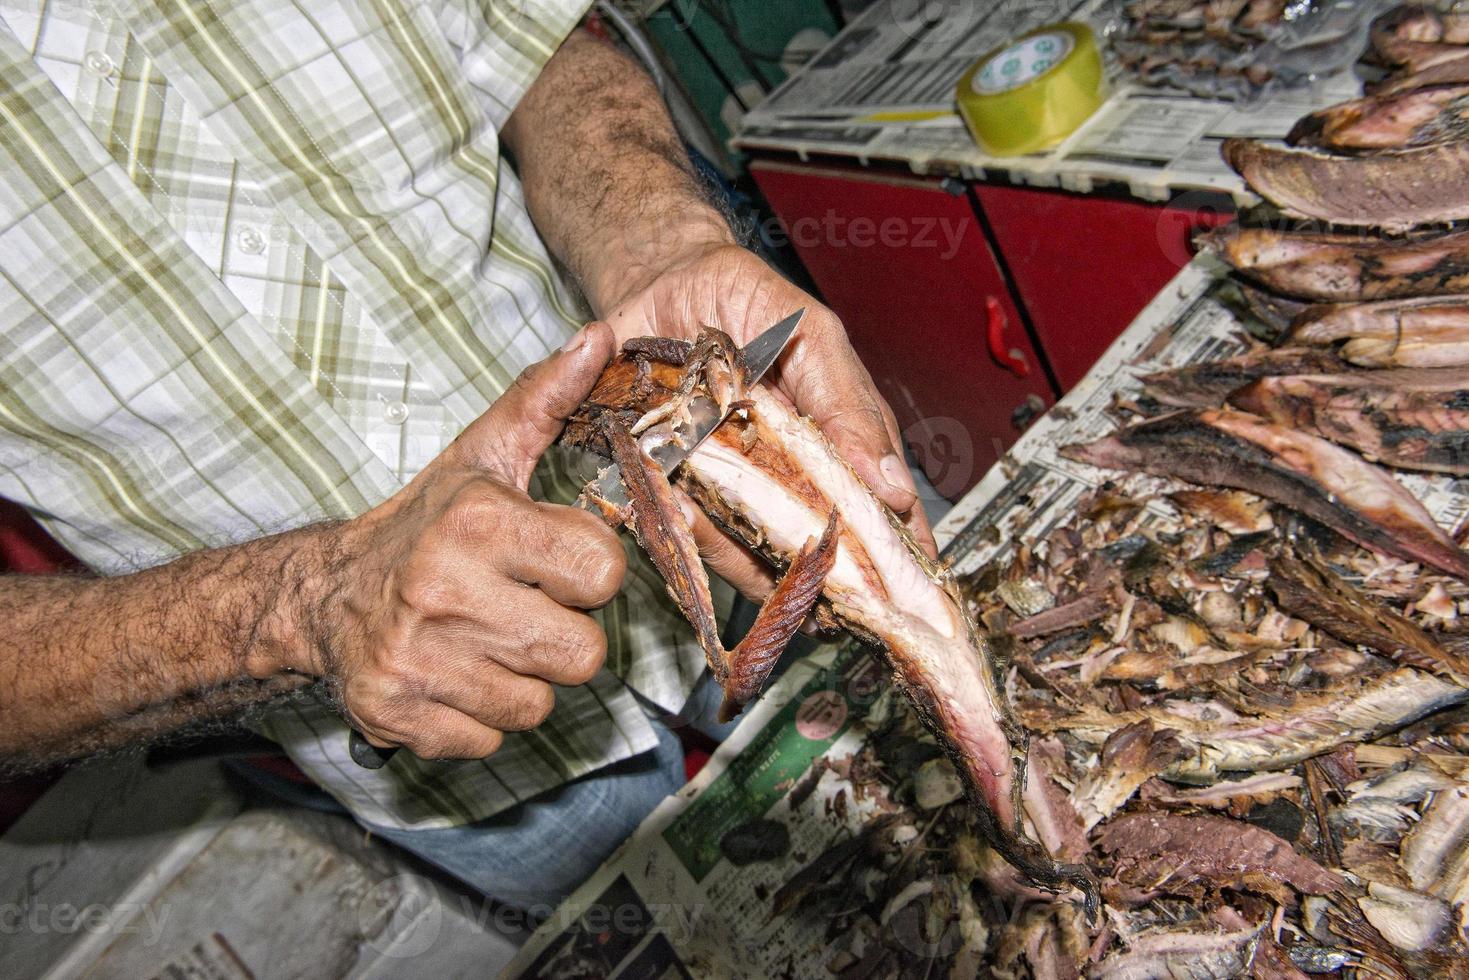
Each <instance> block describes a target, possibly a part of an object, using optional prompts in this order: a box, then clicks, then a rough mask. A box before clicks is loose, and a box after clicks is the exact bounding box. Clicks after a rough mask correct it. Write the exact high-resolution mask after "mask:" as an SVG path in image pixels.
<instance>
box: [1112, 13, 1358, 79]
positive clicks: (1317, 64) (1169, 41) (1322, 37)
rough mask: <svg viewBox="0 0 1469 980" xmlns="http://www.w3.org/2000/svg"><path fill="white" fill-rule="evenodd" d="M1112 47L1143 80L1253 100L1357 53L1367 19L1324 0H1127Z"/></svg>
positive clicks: (1325, 70) (1334, 68) (1334, 66)
mask: <svg viewBox="0 0 1469 980" xmlns="http://www.w3.org/2000/svg"><path fill="white" fill-rule="evenodd" d="M1119 6H1120V8H1121V9H1120V11H1118V13H1117V15H1116V16H1114V17H1113V18H1112V25H1113V29H1112V30H1110V31H1109V35H1110V42H1111V47H1112V50H1113V51H1114V52H1115V53H1116V55H1117V58H1118V60H1119V61H1120V62H1121V63H1122V65H1123V67H1124V68H1126V69H1127V70H1128V72H1129V73H1130V74H1131V75H1132V77H1133V78H1135V79H1136V80H1138V81H1140V82H1141V83H1143V84H1144V85H1149V86H1153V87H1160V88H1170V89H1178V90H1182V91H1185V92H1191V93H1193V94H1195V95H1198V96H1200V97H1203V98H1213V99H1235V100H1242V99H1251V98H1255V97H1258V96H1259V95H1260V94H1261V93H1262V92H1264V91H1268V90H1270V89H1273V88H1276V87H1281V86H1294V85H1299V84H1303V83H1305V82H1307V81H1309V80H1310V79H1311V78H1312V77H1319V76H1320V75H1323V74H1331V73H1333V72H1335V71H1337V70H1339V69H1340V68H1342V67H1345V65H1344V64H1343V62H1344V60H1345V59H1347V58H1355V56H1356V55H1355V49H1356V48H1357V47H1358V46H1360V44H1361V40H1360V39H1361V36H1362V34H1363V32H1364V27H1365V24H1364V20H1365V18H1364V17H1363V16H1362V15H1361V13H1360V7H1359V6H1358V5H1354V4H1342V5H1336V4H1332V3H1329V2H1326V0H1293V2H1289V3H1288V2H1286V0H1127V2H1124V3H1121V4H1120V5H1119Z"/></svg>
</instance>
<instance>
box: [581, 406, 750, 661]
mask: <svg viewBox="0 0 1469 980" xmlns="http://www.w3.org/2000/svg"><path fill="white" fill-rule="evenodd" d="M606 428H607V439H608V443H609V445H610V447H611V452H612V459H613V461H614V462H615V463H617V466H618V468H619V469H620V470H621V471H622V478H623V482H624V484H625V485H626V487H627V496H628V499H629V500H631V501H632V515H631V517H630V519H629V523H630V524H631V526H632V530H633V535H634V536H635V537H636V538H637V540H638V544H639V545H641V546H642V548H643V550H644V551H645V552H647V554H648V557H649V558H650V559H652V561H653V566H654V567H655V568H657V569H658V574H659V575H661V576H662V577H663V581H664V583H665V585H666V586H667V588H668V594H669V596H671V597H672V599H673V601H674V603H675V604H677V606H678V608H679V611H680V612H682V613H683V614H684V618H685V619H687V620H688V621H689V623H690V624H692V625H693V627H694V634H695V635H696V636H697V637H698V638H699V645H700V646H701V647H703V649H704V657H705V659H706V660H707V661H708V662H709V669H710V670H711V671H713V673H714V679H715V680H716V681H718V682H719V683H720V684H723V683H724V682H725V679H726V677H727V676H728V673H729V667H728V665H727V664H726V663H725V656H724V646H723V644H722V643H721V642H720V640H719V622H718V620H717V619H716V618H715V615H714V599H713V597H712V596H711V595H710V592H709V573H708V571H707V570H706V569H705V568H704V562H703V560H702V559H701V558H700V557H699V546H698V545H697V544H696V543H695V542H694V533H693V531H692V530H690V528H689V526H688V525H687V524H686V523H684V519H683V513H682V512H681V510H680V508H679V505H678V501H677V500H676V499H675V498H674V496H673V487H672V486H670V485H669V483H668V480H667V478H666V477H665V476H664V475H663V471H662V470H661V469H660V468H659V467H658V464H657V463H655V462H654V461H653V459H652V458H651V457H650V456H648V454H647V453H645V452H643V450H642V448H641V447H640V446H639V445H638V443H637V440H635V439H634V438H633V437H632V434H631V433H630V432H629V431H628V430H627V428H626V427H625V426H623V425H621V424H620V423H612V424H609V425H608V426H607V427H606Z"/></svg>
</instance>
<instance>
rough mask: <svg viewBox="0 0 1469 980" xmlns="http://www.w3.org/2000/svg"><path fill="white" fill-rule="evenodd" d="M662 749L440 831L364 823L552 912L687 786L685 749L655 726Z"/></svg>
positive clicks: (506, 895)
mask: <svg viewBox="0 0 1469 980" xmlns="http://www.w3.org/2000/svg"><path fill="white" fill-rule="evenodd" d="M653 727H654V729H655V730H656V731H657V732H658V747H657V748H655V749H653V750H652V751H651V752H644V753H642V754H641V755H637V756H634V757H632V758H631V759H625V760H623V761H622V762H620V763H617V764H616V765H612V766H609V767H608V768H606V769H603V770H601V771H599V772H595V773H592V774H590V775H589V776H587V777H584V778H582V779H578V780H576V781H575V782H571V783H567V784H566V785H565V786H558V787H557V788H556V789H553V790H550V791H549V792H546V793H542V794H541V795H540V796H538V797H536V798H535V799H533V800H528V801H526V802H525V803H521V804H519V805H518V806H515V807H512V808H510V809H509V810H506V811H504V812H502V813H497V814H495V815H494V816H493V817H490V818H489V819H487V820H481V821H479V822H477V823H472V824H466V825H464V826H462V827H448V828H444V829H442V830H397V829H393V828H391V827H375V826H373V825H372V824H369V823H366V822H365V821H364V822H362V823H363V826H364V827H366V828H367V829H368V830H370V831H372V832H373V834H375V835H377V836H378V837H381V838H383V839H384V840H389V841H392V842H393V843H394V844H397V845H398V846H399V847H401V848H403V849H404V850H406V851H409V852H411V853H413V854H415V855H417V856H418V857H419V858H421V859H423V860H424V861H427V862H428V863H429V864H432V865H435V866H436V867H439V868H442V869H443V870H445V871H447V872H448V873H449V874H451V875H453V876H454V877H455V878H458V879H459V880H460V881H463V882H464V883H465V884H467V885H469V886H470V887H471V888H474V889H476V890H477V891H480V892H483V893H484V894H485V895H488V896H489V897H491V898H493V899H495V900H497V901H500V902H503V903H505V904H506V905H513V906H515V907H516V908H520V909H524V910H525V911H527V912H529V913H531V914H532V916H534V917H536V918H542V917H544V916H546V915H549V914H550V913H551V911H552V910H553V909H554V908H555V907H556V906H557V905H559V904H560V903H561V900H562V899H564V898H565V897H566V896H567V895H569V894H571V892H572V891H573V890H574V889H575V888H576V887H577V886H578V885H580V884H581V883H582V882H583V881H585V880H586V879H587V877H588V876H590V875H591V873H592V872H593V871H595V870H597V868H598V867H600V866H601V864H602V862H603V861H605V860H606V859H607V857H608V855H610V854H611V853H612V852H613V851H614V850H615V849H616V848H617V845H619V844H621V843H622V842H623V841H624V840H626V839H627V837H628V835H629V834H631V833H632V832H633V830H635V829H636V828H637V826H638V824H639V823H641V822H642V820H643V818H644V817H645V816H647V815H648V814H649V813H650V812H652V810H653V808H654V807H656V806H657V805H658V804H659V803H661V802H662V801H663V798H664V797H665V796H668V795H669V794H671V793H674V792H677V791H678V789H679V787H681V786H683V784H684V766H683V747H682V746H681V745H680V744H679V741H678V738H677V737H675V736H674V734H673V733H672V732H670V731H669V730H668V729H666V728H664V727H663V726H662V725H658V724H656V723H655V724H654V726H653Z"/></svg>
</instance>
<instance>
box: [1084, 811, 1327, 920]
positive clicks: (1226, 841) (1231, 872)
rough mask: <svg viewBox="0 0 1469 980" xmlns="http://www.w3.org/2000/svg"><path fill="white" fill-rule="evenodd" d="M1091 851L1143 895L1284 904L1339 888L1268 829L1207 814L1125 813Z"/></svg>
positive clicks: (1108, 828)
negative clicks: (1236, 896) (1246, 897)
mask: <svg viewBox="0 0 1469 980" xmlns="http://www.w3.org/2000/svg"><path fill="white" fill-rule="evenodd" d="M1097 846H1098V847H1100V848H1101V849H1102V851H1104V852H1105V853H1106V854H1108V855H1110V856H1111V857H1112V858H1113V860H1114V861H1115V862H1116V866H1115V869H1114V873H1115V874H1116V875H1117V877H1118V878H1119V879H1120V880H1122V881H1125V882H1128V883H1131V884H1133V885H1137V886H1142V887H1146V888H1147V889H1148V890H1150V891H1163V892H1168V893H1170V894H1181V895H1186V896H1195V897H1202V895H1203V894H1204V893H1205V892H1206V891H1217V890H1219V889H1221V888H1235V889H1244V890H1249V891H1256V892H1260V893H1262V894H1265V895H1269V896H1271V897H1272V898H1274V899H1275V900H1276V901H1278V902H1281V903H1283V904H1292V903H1293V902H1294V900H1295V899H1294V895H1293V894H1292V892H1300V893H1303V894H1309V895H1324V894H1327V893H1329V892H1334V891H1338V890H1340V889H1341V888H1342V887H1343V886H1344V885H1345V882H1344V881H1343V879H1342V878H1341V876H1340V875H1337V874H1335V873H1333V872H1331V871H1328V870H1327V869H1325V868H1323V867H1321V865H1319V864H1317V863H1316V862H1315V861H1312V860H1311V859H1310V858H1307V857H1303V856H1301V855H1300V854H1297V853H1296V851H1295V850H1294V849H1293V848H1292V847H1291V846H1290V845H1289V844H1287V843H1286V842H1285V841H1283V840H1281V839H1280V838H1279V837H1277V836H1275V835H1274V834H1272V833H1270V832H1269V831H1267V830H1262V829H1261V828H1259V827H1256V826H1252V825H1251V824H1247V823H1243V822H1241V821H1238V820H1231V819H1229V818H1228V817H1220V816H1214V815H1212V814H1209V815H1197V816H1189V815H1185V814H1178V813H1161V812H1142V813H1129V814H1125V815H1123V816H1120V817H1116V818H1114V819H1112V820H1111V821H1109V822H1108V823H1107V825H1106V826H1104V827H1103V828H1102V830H1101V832H1100V834H1099V835H1098V838H1097Z"/></svg>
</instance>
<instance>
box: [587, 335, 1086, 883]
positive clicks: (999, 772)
mask: <svg viewBox="0 0 1469 980" xmlns="http://www.w3.org/2000/svg"><path fill="white" fill-rule="evenodd" d="M682 379H683V372H682V371H680V370H679V369H677V368H675V367H672V366H670V365H666V364H663V363H659V362H650V361H647V360H643V359H636V358H631V357H628V356H627V355H625V354H624V355H619V356H618V357H617V358H614V359H613V362H612V363H611V364H610V365H609V366H608V368H607V369H606V370H605V371H604V373H603V376H602V378H601V379H600V380H599V381H598V383H597V385H596V386H595V387H594V389H593V392H592V395H591V396H589V398H588V400H587V402H586V403H585V404H584V405H583V406H582V408H581V409H580V410H579V411H578V413H577V414H576V415H575V416H574V417H573V418H572V419H571V420H569V422H568V425H567V427H566V430H565V433H564V434H563V440H565V441H568V442H570V443H571V444H573V445H579V446H582V447H584V448H589V449H592V450H593V451H597V450H599V449H601V450H605V448H606V442H605V439H603V438H601V437H600V434H599V431H598V425H597V419H599V418H600V417H602V416H603V415H606V414H613V415H615V416H616V417H618V418H621V419H626V418H638V417H641V415H642V414H643V413H645V412H647V411H649V410H651V409H653V408H655V407H658V406H659V405H661V404H663V403H665V402H666V401H667V400H668V399H669V398H671V397H672V393H673V392H674V391H676V390H677V388H678V387H679V385H680V384H681V382H682ZM745 396H746V397H745V399H744V400H743V401H742V403H741V409H740V411H739V412H736V413H735V414H734V415H733V416H731V417H730V418H729V419H727V420H726V421H725V423H724V424H723V425H721V426H720V427H719V428H718V429H716V430H715V432H714V433H713V434H712V435H711V436H710V437H709V438H708V439H706V440H705V441H704V442H703V443H701V444H700V445H699V447H698V448H697V449H696V450H695V451H694V452H693V453H692V454H691V455H690V456H689V458H688V459H687V460H685V461H684V463H683V464H682V466H681V467H680V470H679V471H678V480H679V485H680V486H681V487H682V488H683V489H684V490H685V491H686V492H688V494H689V496H690V497H692V498H693V499H694V501H695V502H696V503H698V504H699V506H701V507H702V508H703V509H704V510H705V511H706V512H707V513H708V514H709V516H710V517H711V519H713V520H714V521H715V523H717V524H719V525H720V526H722V527H723V528H724V529H725V530H726V531H728V532H730V533H731V534H733V535H734V536H735V537H737V538H740V539H741V540H743V541H744V542H745V543H746V544H747V545H749V546H750V547H751V548H752V549H754V550H756V551H757V552H758V553H760V554H763V555H765V556H766V557H767V558H770V559H771V560H772V563H773V564H777V565H781V564H786V563H788V562H789V561H791V560H792V559H794V558H795V556H796V555H797V554H799V552H800V550H801V548H802V546H803V545H804V544H805V543H807V542H808V541H809V540H811V539H812V538H814V537H817V536H818V535H819V534H820V533H821V531H820V529H821V527H822V526H823V524H825V523H826V522H827V520H828V519H829V515H830V514H831V513H832V512H833V510H835V511H836V512H837V513H838V515H839V525H838V526H837V528H836V531H835V540H836V549H835V558H834V561H833V565H832V568H831V571H830V574H828V575H827V576H826V580H825V583H824V587H823V589H822V597H823V600H824V601H825V603H826V604H827V605H828V606H829V608H830V610H831V613H832V616H833V618H834V619H835V620H836V621H837V622H839V623H841V624H842V625H843V626H845V627H846V628H847V629H848V630H850V631H851V632H852V633H854V634H855V635H856V636H858V637H859V638H861V639H863V640H865V641H867V642H870V643H872V644H873V645H874V646H876V647H877V648H878V650H879V651H880V652H881V653H882V655H883V658H884V659H885V660H886V661H887V663H888V665H889V666H890V667H891V668H892V671H893V675H894V682H895V685H896V686H897V687H898V688H899V689H900V690H901V691H902V692H903V693H904V694H906V695H907V696H908V698H909V700H910V701H911V702H912V704H913V706H914V708H915V710H916V712H917V714H918V716H919V717H920V719H921V720H922V721H923V722H924V724H925V725H926V726H927V727H928V728H929V729H930V730H931V731H932V732H933V733H934V735H935V737H936V738H937V740H938V742H939V744H940V745H941V746H942V747H943V748H944V750H945V752H946V754H947V755H948V756H949V759H950V761H951V762H953V763H954V767H955V770H956V771H957V772H958V773H959V776H960V779H961V781H962V782H963V783H964V787H965V792H966V796H967V798H968V799H969V801H970V804H971V807H972V812H973V816H974V819H975V823H976V825H977V826H978V827H979V829H980V830H981V832H982V833H983V834H984V836H985V837H986V839H987V840H989V842H990V843H991V846H992V847H993V848H994V850H995V851H996V852H997V853H998V854H1000V855H1001V856H1002V857H1004V858H1005V860H1006V861H1008V862H1009V863H1010V864H1011V865H1012V866H1013V867H1015V868H1016V869H1017V870H1019V871H1020V872H1021V873H1022V874H1024V875H1025V876H1027V877H1028V878H1030V879H1031V881H1032V882H1034V883H1036V884H1038V885H1040V886H1042V887H1045V888H1048V889H1050V890H1052V891H1064V890H1067V889H1068V888H1071V887H1075V888H1078V889H1080V890H1081V892H1082V893H1083V895H1084V896H1085V897H1086V901H1087V906H1088V910H1089V912H1092V911H1094V910H1095V908H1096V905H1097V901H1098V890H1097V886H1096V883H1095V881H1094V879H1093V878H1092V877H1091V875H1090V873H1089V872H1088V871H1087V870H1086V869H1085V868H1084V867H1081V866H1079V865H1065V864H1060V863H1058V862H1057V861H1056V860H1055V859H1054V858H1053V857H1052V856H1051V855H1049V854H1048V853H1047V852H1046V850H1045V848H1044V847H1042V846H1041V845H1040V844H1039V843H1037V842H1036V841H1034V840H1032V839H1030V838H1028V837H1026V836H1024V835H1023V834H1022V833H1021V832H1020V829H1019V828H1020V817H1021V811H1020V808H1019V801H1020V799H1021V797H1022V788H1023V786H1024V773H1025V767H1024V761H1025V756H1024V749H1023V748H1022V745H1023V736H1022V734H1021V732H1020V729H1019V728H1018V726H1017V725H1016V724H1015V723H1014V721H1013V719H1012V717H1011V715H1010V711H1009V706H1008V703H1007V701H1006V699H1005V697H1004V694H1003V692H1002V691H1001V689H1000V687H999V684H998V682H997V680H996V678H995V674H994V665H993V663H992V659H991V655H990V651H989V647H988V645H987V643H986V641H985V640H984V638H983V636H982V634H980V632H979V630H978V629H977V627H976V626H975V624H974V622H973V620H972V619H971V618H970V616H969V614H968V612H967V611H966V610H965V609H964V607H963V604H962V601H961V599H960V596H959V593H958V588H957V586H956V584H955V582H954V580H953V576H952V573H951V572H950V571H949V569H948V568H947V566H943V565H939V564H937V563H935V562H932V561H931V560H929V559H928V558H927V556H926V555H925V554H924V553H923V551H922V549H921V548H920V547H919V545H918V543H917V542H916V541H915V540H914V539H913V537H912V534H911V532H909V531H908V529H907V527H906V526H905V525H904V524H903V523H902V522H901V521H900V520H898V518H897V517H896V516H894V515H893V514H892V512H891V511H889V510H888V509H887V508H886V507H885V506H884V505H883V504H882V503H881V501H880V500H878V498H877V497H876V495H875V494H873V493H872V491H871V489H870V488H868V487H867V486H866V485H865V484H864V483H863V482H862V481H861V479H860V478H859V477H858V476H857V474H856V473H855V472H854V471H853V470H852V468H851V467H850V465H848V464H847V463H846V461H845V460H843V459H842V458H841V457H840V455H839V454H837V452H836V450H835V449H834V448H833V447H832V445H831V443H830V442H829V441H828V440H827V439H826V437H825V436H824V435H822V433H821V431H820V430H819V429H817V428H816V426H815V424H814V423H812V422H811V421H810V420H809V419H806V418H804V417H802V416H799V415H797V414H796V413H795V411H794V410H793V409H792V408H791V407H790V405H789V404H788V403H787V402H786V401H785V400H783V399H782V398H780V397H779V396H777V395H776V394H775V393H773V392H772V391H770V390H769V389H768V388H767V387H766V386H764V385H758V384H757V385H754V386H753V387H751V388H750V389H749V390H748V391H747V392H745Z"/></svg>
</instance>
